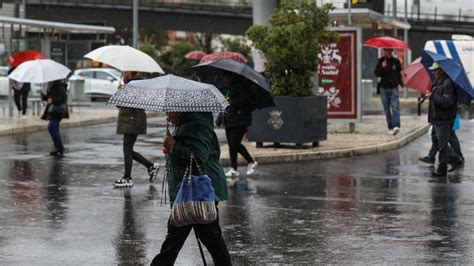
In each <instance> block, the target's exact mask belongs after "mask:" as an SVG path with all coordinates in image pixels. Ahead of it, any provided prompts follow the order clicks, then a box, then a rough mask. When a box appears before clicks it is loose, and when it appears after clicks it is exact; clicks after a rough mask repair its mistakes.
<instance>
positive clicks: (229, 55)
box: [200, 51, 247, 64]
mask: <svg viewBox="0 0 474 266" xmlns="http://www.w3.org/2000/svg"><path fill="white" fill-rule="evenodd" d="M219 59H232V60H235V61H238V62H240V63H243V64H245V63H247V58H246V57H245V56H244V55H243V54H241V53H236V52H229V51H223V52H218V53H213V54H208V55H206V56H204V57H203V58H201V62H200V63H204V62H208V61H215V60H219Z"/></svg>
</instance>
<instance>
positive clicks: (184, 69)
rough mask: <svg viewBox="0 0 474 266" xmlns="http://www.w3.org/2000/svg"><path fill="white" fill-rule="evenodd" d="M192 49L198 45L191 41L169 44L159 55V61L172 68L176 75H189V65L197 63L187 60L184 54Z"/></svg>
mask: <svg viewBox="0 0 474 266" xmlns="http://www.w3.org/2000/svg"><path fill="white" fill-rule="evenodd" d="M194 50H199V46H198V45H197V44H195V43H191V42H178V43H176V44H174V45H172V46H171V48H170V50H169V51H168V52H166V53H164V54H163V55H162V56H161V62H163V63H164V65H166V66H169V67H171V68H172V69H173V71H174V72H175V74H176V75H179V76H182V77H190V76H191V75H192V73H193V71H192V70H191V69H190V68H191V66H193V65H195V64H197V62H196V61H192V60H188V59H186V58H185V57H184V56H185V55H186V54H187V53H189V52H191V51H194Z"/></svg>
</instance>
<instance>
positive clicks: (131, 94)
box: [107, 75, 229, 112]
mask: <svg viewBox="0 0 474 266" xmlns="http://www.w3.org/2000/svg"><path fill="white" fill-rule="evenodd" d="M107 104H109V105H116V106H121V107H131V108H138V109H145V110H153V111H159V112H223V111H225V109H226V108H227V107H228V106H229V103H228V102H227V100H226V99H225V97H224V95H222V93H221V92H220V91H219V90H218V89H217V88H216V87H214V85H211V84H206V83H201V82H197V81H193V80H190V79H185V78H182V77H177V76H174V75H166V76H161V77H158V78H153V79H144V80H135V81H131V82H130V83H128V84H126V85H125V87H124V88H123V89H122V90H120V91H118V92H117V93H115V95H114V96H112V97H111V98H110V99H109V101H108V102H107Z"/></svg>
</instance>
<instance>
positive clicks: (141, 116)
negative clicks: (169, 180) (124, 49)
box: [114, 71, 160, 187]
mask: <svg viewBox="0 0 474 266" xmlns="http://www.w3.org/2000/svg"><path fill="white" fill-rule="evenodd" d="M137 79H140V72H131V71H124V72H123V83H124V84H127V83H128V82H130V81H132V80H137ZM122 87H123V85H119V88H118V89H119V90H121V89H122ZM146 128H147V121H146V113H145V110H143V109H136V108H128V107H119V114H118V119H117V134H122V135H123V157H124V165H125V173H124V175H123V177H122V178H120V179H117V180H116V181H115V182H114V186H115V187H131V186H133V181H132V176H131V174H132V164H133V160H135V161H137V162H139V163H141V164H142V165H144V166H145V167H146V169H147V171H148V175H149V181H150V183H152V182H154V181H155V179H156V176H157V174H158V170H159V169H160V165H159V164H158V163H152V162H150V161H149V160H147V159H146V158H145V157H143V156H142V155H141V154H139V153H138V152H135V151H134V150H133V146H134V145H135V142H136V140H137V138H138V135H141V134H146Z"/></svg>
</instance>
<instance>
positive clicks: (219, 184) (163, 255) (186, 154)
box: [151, 113, 231, 266]
mask: <svg viewBox="0 0 474 266" xmlns="http://www.w3.org/2000/svg"><path fill="white" fill-rule="evenodd" d="M166 115H167V117H168V121H170V122H171V123H172V124H173V125H175V128H174V131H173V134H171V133H170V131H169V130H167V131H166V134H165V136H164V137H163V146H164V148H165V149H167V150H168V151H169V154H168V156H169V161H168V167H167V168H168V169H169V172H168V188H169V197H170V201H171V205H173V202H174V200H175V198H176V194H177V190H178V184H179V183H180V182H181V180H182V179H183V176H184V174H185V171H186V168H187V167H188V166H189V160H190V157H191V153H193V154H194V156H195V158H196V161H197V163H198V164H199V165H200V166H201V168H202V169H203V171H204V172H205V173H206V174H207V175H208V176H209V177H210V178H211V180H212V187H213V189H214V193H215V197H216V207H217V204H218V202H219V201H224V200H227V197H228V195H227V193H228V192H227V183H226V179H225V176H224V169H223V168H222V166H221V164H220V162H219V157H220V147H219V142H218V140H217V136H216V133H215V132H214V126H213V117H212V114H211V113H167V114H166ZM191 229H194V231H195V232H196V235H197V236H198V238H199V240H200V241H201V242H202V243H203V244H204V246H206V248H207V249H208V250H209V252H210V253H211V256H212V259H213V261H214V264H215V265H222V266H225V265H231V261H230V255H229V251H228V250H227V246H226V244H225V241H224V238H223V237H222V231H221V228H220V226H219V215H218V216H217V219H216V220H215V221H213V222H212V223H209V224H191V225H186V226H180V227H176V226H173V225H172V224H171V223H170V220H168V232H167V235H166V238H165V241H164V242H163V244H162V246H161V250H160V253H159V254H158V255H156V256H155V258H154V259H153V261H152V263H151V265H173V264H174V262H175V260H176V257H177V256H178V254H179V251H180V250H181V248H182V246H183V244H184V242H185V241H186V238H187V237H188V235H189V233H190V232H191Z"/></svg>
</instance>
